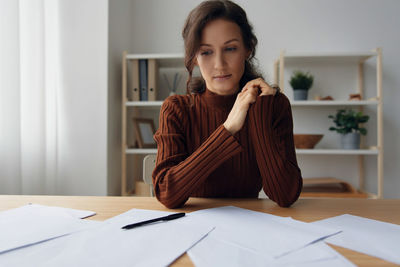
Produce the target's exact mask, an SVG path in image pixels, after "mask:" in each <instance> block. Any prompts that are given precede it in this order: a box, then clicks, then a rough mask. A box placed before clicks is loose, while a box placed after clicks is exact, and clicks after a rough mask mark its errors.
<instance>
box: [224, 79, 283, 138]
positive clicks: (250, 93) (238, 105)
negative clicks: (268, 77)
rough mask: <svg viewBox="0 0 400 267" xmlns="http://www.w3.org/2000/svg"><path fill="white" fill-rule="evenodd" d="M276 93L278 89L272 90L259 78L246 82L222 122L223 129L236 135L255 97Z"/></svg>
mask: <svg viewBox="0 0 400 267" xmlns="http://www.w3.org/2000/svg"><path fill="white" fill-rule="evenodd" d="M277 91H278V89H274V88H272V87H271V86H269V85H268V84H267V83H266V82H265V81H264V80H263V79H261V78H258V79H254V80H251V81H250V82H248V83H247V84H246V85H245V86H244V87H243V89H242V91H241V92H240V93H239V94H238V96H237V98H236V101H235V104H234V105H233V107H232V110H231V112H230V113H229V115H228V118H227V119H226V121H225V122H224V127H225V128H226V129H227V130H228V131H229V132H230V133H231V134H235V133H237V132H238V131H239V130H240V129H242V127H243V124H244V121H245V120H246V116H247V111H248V110H249V107H250V105H251V104H252V103H254V102H255V101H256V99H257V96H263V95H275V94H276V92H277Z"/></svg>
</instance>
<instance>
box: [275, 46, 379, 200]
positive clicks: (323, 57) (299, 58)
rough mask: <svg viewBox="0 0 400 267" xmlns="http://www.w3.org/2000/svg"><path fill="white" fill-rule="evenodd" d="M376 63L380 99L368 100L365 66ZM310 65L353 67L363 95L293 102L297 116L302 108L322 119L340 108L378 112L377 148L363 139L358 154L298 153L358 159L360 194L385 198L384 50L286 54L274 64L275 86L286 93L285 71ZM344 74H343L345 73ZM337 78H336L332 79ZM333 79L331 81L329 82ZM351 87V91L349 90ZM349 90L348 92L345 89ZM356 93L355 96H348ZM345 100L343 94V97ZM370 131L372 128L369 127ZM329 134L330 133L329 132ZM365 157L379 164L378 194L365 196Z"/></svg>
mask: <svg viewBox="0 0 400 267" xmlns="http://www.w3.org/2000/svg"><path fill="white" fill-rule="evenodd" d="M371 58H375V60H376V96H373V97H370V98H368V99H364V98H365V91H364V79H365V78H366V77H365V70H364V69H365V66H364V63H365V62H366V61H367V60H369V59H371ZM308 64H320V65H321V66H322V65H324V66H329V67H332V68H335V67H338V66H339V65H338V64H342V65H340V66H343V64H344V65H351V66H353V65H354V67H355V68H357V71H356V73H357V91H358V92H357V93H358V94H360V96H361V99H362V100H360V101H354V100H353V101H348V100H346V99H339V100H333V101H328V100H325V101H323V100H305V101H291V105H292V108H293V114H294V115H295V114H296V112H297V109H298V108H300V107H301V108H307V109H311V110H313V111H316V112H314V113H315V114H313V116H318V115H319V114H318V112H317V111H321V110H322V109H325V108H327V107H331V108H332V107H337V108H354V109H358V110H360V111H363V110H364V107H370V108H376V124H377V129H376V133H377V134H376V135H377V138H376V145H372V146H370V147H363V146H364V145H363V143H364V140H363V139H362V142H361V143H362V146H361V147H362V149H357V150H343V149H296V153H297V154H298V155H327V156H329V155H346V156H348V155H353V156H356V157H358V173H359V185H358V190H359V191H360V192H361V193H364V194H366V195H368V196H369V197H371V198H382V197H383V103H382V49H381V48H376V49H374V50H372V51H370V52H366V53H319V54H300V53H298V54H294V53H292V54H291V53H286V52H285V51H284V50H282V51H281V53H280V56H279V58H277V59H276V61H275V62H274V82H275V83H277V84H279V86H280V88H281V89H282V90H283V91H285V90H287V87H286V86H285V79H286V81H288V78H287V77H286V78H285V77H284V76H285V70H287V68H288V67H289V66H293V65H294V66H297V67H298V66H302V65H308ZM342 74H343V73H342ZM332 76H334V75H332ZM330 78H331V79H340V77H336V76H334V77H330ZM327 79H329V77H328V78H327ZM349 87H350V86H348V87H347V88H349ZM342 90H346V89H342ZM347 93H354V92H347ZM341 98H343V94H342V96H341ZM369 128H370V127H369ZM327 132H328V129H327ZM364 156H375V157H376V162H377V174H376V178H377V181H376V182H377V192H376V193H370V192H365V191H366V190H365V172H364V168H365V166H364Z"/></svg>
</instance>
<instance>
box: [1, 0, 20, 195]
mask: <svg viewBox="0 0 400 267" xmlns="http://www.w3.org/2000/svg"><path fill="white" fill-rule="evenodd" d="M18 13H19V12H18V1H14V0H7V1H3V2H2V8H1V9H0V39H1V40H2V41H1V42H0V59H1V60H0V120H1V121H0V151H2V153H0V169H1V174H0V176H1V177H0V193H1V194H20V193H21V192H22V190H21V179H20V176H21V175H20V174H21V169H20V149H21V148H20V140H19V139H20V133H21V132H20V123H19V118H20V106H19V105H14V103H19V101H18V100H19V98H20V95H19V90H17V89H16V88H19V86H20V82H19V79H20V77H19V68H20V66H19V46H18V43H19V17H18ZM3 40H6V41H3ZM10 111H11V112H10ZM6 112H9V114H8V116H3V114H6Z"/></svg>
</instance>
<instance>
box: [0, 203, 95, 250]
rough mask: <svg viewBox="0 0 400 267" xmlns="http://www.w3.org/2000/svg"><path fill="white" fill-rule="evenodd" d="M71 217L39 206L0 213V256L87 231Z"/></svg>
mask: <svg viewBox="0 0 400 267" xmlns="http://www.w3.org/2000/svg"><path fill="white" fill-rule="evenodd" d="M71 214H72V213H68V212H65V210H64V209H57V208H55V207H52V208H46V207H45V206H40V205H26V206H23V207H20V208H16V209H11V210H6V211H2V212H0V236H1V238H0V253H5V252H7V251H9V250H12V249H17V248H19V247H23V246H28V245H32V244H35V243H37V242H43V241H46V240H49V239H52V238H56V237H60V236H63V235H67V234H70V233H73V232H76V231H80V230H82V229H85V228H87V227H88V224H87V223H86V222H85V221H83V220H80V219H76V218H74V217H73V216H72V215H71ZM0 255H1V254H0Z"/></svg>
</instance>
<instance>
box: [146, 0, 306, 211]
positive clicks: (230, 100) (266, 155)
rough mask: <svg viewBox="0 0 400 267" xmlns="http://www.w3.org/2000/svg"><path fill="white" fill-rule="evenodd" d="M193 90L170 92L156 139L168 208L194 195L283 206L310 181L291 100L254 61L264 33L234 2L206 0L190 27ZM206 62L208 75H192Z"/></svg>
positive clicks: (159, 188) (160, 188)
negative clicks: (298, 151) (300, 160)
mask: <svg viewBox="0 0 400 267" xmlns="http://www.w3.org/2000/svg"><path fill="white" fill-rule="evenodd" d="M182 35H183V39H184V43H185V66H186V68H187V70H188V72H189V79H188V83H187V89H188V94H187V95H185V96H180V95H176V96H171V97H168V98H167V99H166V100H165V101H164V103H163V106H162V108H161V111H160V126H159V129H158V130H157V132H156V134H155V135H154V138H155V140H156V142H157V145H158V155H157V164H156V168H155V170H154V172H153V185H154V190H155V194H156V196H157V198H158V200H159V201H160V202H161V203H163V204H164V205H165V206H166V207H168V208H177V207H180V206H182V205H183V204H184V203H185V202H186V201H187V200H188V198H189V197H210V198H212V197H225V198H236V197H242V198H257V197H258V194H259V191H260V190H261V188H262V189H263V190H264V192H265V193H266V195H267V196H268V197H269V198H270V199H272V200H273V201H275V202H276V203H278V205H280V206H282V207H288V206H290V205H291V204H292V203H293V202H295V201H296V200H297V198H298V197H299V194H300V191H301V188H302V178H301V173H300V169H299V167H298V166H297V161H296V155H295V150H294V143H293V122H292V114H291V108H290V104H289V101H288V99H287V98H286V97H285V96H284V95H283V94H281V93H279V88H275V89H274V88H272V87H270V86H269V85H268V84H267V83H266V82H265V81H264V80H263V79H262V78H261V75H259V74H258V73H257V72H256V71H255V69H254V66H253V63H252V60H253V59H254V55H255V50H256V45H257V38H256V37H255V35H254V34H253V29H252V27H251V26H250V24H249V22H248V21H247V17H246V13H245V12H244V10H243V9H242V8H241V7H239V6H238V5H237V4H235V3H233V2H230V1H224V0H221V1H205V2H202V3H201V4H200V5H199V6H197V7H196V8H195V9H194V10H192V11H191V13H190V14H189V16H188V18H187V20H186V23H185V26H184V29H183V32H182ZM194 66H198V67H199V69H200V72H201V74H202V78H198V79H194V78H192V71H193V68H194Z"/></svg>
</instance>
